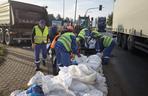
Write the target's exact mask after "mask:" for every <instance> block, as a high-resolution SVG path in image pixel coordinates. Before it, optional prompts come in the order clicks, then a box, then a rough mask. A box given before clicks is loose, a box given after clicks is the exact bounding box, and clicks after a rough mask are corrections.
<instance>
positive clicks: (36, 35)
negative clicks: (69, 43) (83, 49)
mask: <svg viewBox="0 0 148 96" xmlns="http://www.w3.org/2000/svg"><path fill="white" fill-rule="evenodd" d="M48 38H49V28H48V27H47V26H46V21H45V20H44V19H41V20H40V21H39V24H38V25H35V26H34V27H33V32H32V48H33V49H34V55H35V64H36V71H39V70H40V58H39V56H40V52H42V63H43V65H44V66H45V64H46V62H45V60H46V57H47V49H46V44H47V43H48Z"/></svg>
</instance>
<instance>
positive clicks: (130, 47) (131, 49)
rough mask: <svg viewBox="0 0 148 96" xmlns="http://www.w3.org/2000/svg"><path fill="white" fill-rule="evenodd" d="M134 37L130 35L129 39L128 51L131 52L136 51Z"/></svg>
mask: <svg viewBox="0 0 148 96" xmlns="http://www.w3.org/2000/svg"><path fill="white" fill-rule="evenodd" d="M134 41H135V40H134V36H132V35H129V36H128V39H127V49H128V50H129V51H134Z"/></svg>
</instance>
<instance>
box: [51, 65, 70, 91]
mask: <svg viewBox="0 0 148 96" xmlns="http://www.w3.org/2000/svg"><path fill="white" fill-rule="evenodd" d="M54 79H55V80H54V82H57V83H59V84H62V85H63V86H64V87H65V88H66V89H68V87H69V86H70V85H71V82H72V76H71V74H70V73H69V72H68V67H60V71H59V74H58V76H55V77H54Z"/></svg>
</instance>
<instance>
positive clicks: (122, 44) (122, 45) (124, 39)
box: [121, 35, 127, 50]
mask: <svg viewBox="0 0 148 96" xmlns="http://www.w3.org/2000/svg"><path fill="white" fill-rule="evenodd" d="M121 47H122V48H123V49H125V50H126V49H127V35H122V40H121Z"/></svg>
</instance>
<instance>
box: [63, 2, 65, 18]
mask: <svg viewBox="0 0 148 96" xmlns="http://www.w3.org/2000/svg"><path fill="white" fill-rule="evenodd" d="M64 15H65V0H63V19H64Z"/></svg>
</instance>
